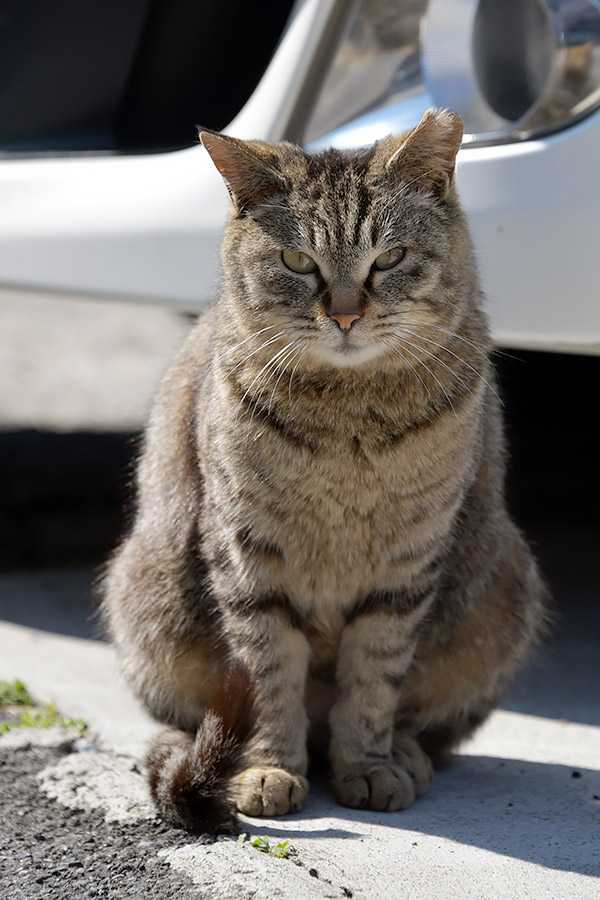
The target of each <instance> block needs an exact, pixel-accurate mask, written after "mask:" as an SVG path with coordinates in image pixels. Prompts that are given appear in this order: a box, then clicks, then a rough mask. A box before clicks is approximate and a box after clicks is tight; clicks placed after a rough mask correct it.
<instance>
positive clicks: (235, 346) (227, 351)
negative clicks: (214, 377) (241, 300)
mask: <svg viewBox="0 0 600 900" xmlns="http://www.w3.org/2000/svg"><path fill="white" fill-rule="evenodd" d="M275 327H276V326H275V325H265V327H264V328H260V329H259V330H258V331H253V332H252V334H249V335H248V337H245V338H244V340H243V341H238V343H237V344H234V345H233V347H230V348H229V350H226V351H225V353H221V355H220V356H215V357H214V358H213V359H212V360H211V366H212V365H215V363H218V362H221V360H222V359H225V357H226V356H229V354H230V353H233V352H234V350H237V348H238V347H241V346H242V344H245V343H247V342H248V341H251V340H252V339H253V338H255V337H258V336H259V334H262V333H263V332H264V331H268V329H269V328H275Z"/></svg>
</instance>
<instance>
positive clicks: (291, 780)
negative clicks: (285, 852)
mask: <svg viewBox="0 0 600 900" xmlns="http://www.w3.org/2000/svg"><path fill="white" fill-rule="evenodd" d="M233 785H234V789H235V798H236V803H237V808H238V810H239V811H240V812H241V813H244V814H245V815H247V816H283V815H285V814H286V813H290V812H298V811H299V810H301V809H302V807H303V806H304V802H305V800H306V795H307V794H308V781H307V780H306V778H303V777H302V775H293V774H292V773H291V772H288V771H287V770H286V769H277V768H274V767H265V768H262V767H258V766H257V767H253V768H251V769H246V770H245V771H243V772H241V773H240V774H239V775H237V776H236V778H235V779H234V781H233Z"/></svg>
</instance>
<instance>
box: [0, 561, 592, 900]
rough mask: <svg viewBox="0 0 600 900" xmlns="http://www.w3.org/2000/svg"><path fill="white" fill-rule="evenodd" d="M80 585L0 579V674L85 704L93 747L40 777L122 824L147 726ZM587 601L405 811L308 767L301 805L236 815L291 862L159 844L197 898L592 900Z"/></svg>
mask: <svg viewBox="0 0 600 900" xmlns="http://www.w3.org/2000/svg"><path fill="white" fill-rule="evenodd" d="M89 584H90V573H88V572H86V571H85V570H81V571H79V572H78V573H74V572H72V571H65V572H62V573H61V572H60V571H55V572H52V573H48V572H47V573H41V574H38V575H35V574H29V575H21V576H15V575H7V576H1V577H0V598H1V599H0V619H1V620H2V621H0V646H1V647H2V655H1V657H0V679H13V678H20V679H22V680H23V681H25V683H26V684H27V686H28V687H29V689H30V690H31V691H32V692H33V694H34V695H35V696H36V698H38V699H39V700H41V701H46V700H50V699H53V700H56V702H57V703H58V705H59V707H60V708H61V709H62V710H63V711H64V712H65V713H67V714H69V715H73V716H82V717H84V718H85V719H86V720H87V721H88V723H89V725H90V730H91V732H92V735H94V736H95V738H96V743H97V747H98V749H99V751H100V754H99V755H98V753H96V752H93V753H90V752H88V753H87V754H84V753H80V754H71V755H69V756H67V757H65V759H64V760H62V761H61V763H59V765H58V770H57V771H53V772H52V773H51V777H49V779H46V781H47V782H48V783H50V784H51V785H52V788H51V789H52V791H54V794H53V796H55V797H57V798H59V801H60V802H63V803H65V805H69V804H70V803H74V804H75V805H77V806H79V807H81V806H84V807H85V806H89V807H90V808H103V809H104V810H105V811H106V815H107V817H108V818H110V817H111V816H112V817H113V820H114V818H115V816H117V818H118V810H119V809H121V811H122V813H123V815H124V816H125V818H124V819H122V821H131V820H132V817H133V820H135V818H136V815H137V816H138V817H139V818H140V819H141V818H143V817H148V816H149V815H150V816H151V815H152V811H151V808H150V807H149V805H148V804H147V795H146V793H145V786H144V782H143V778H142V776H141V775H140V774H139V772H138V771H137V769H138V766H137V765H136V763H137V762H139V760H140V758H141V757H142V755H143V750H144V744H145V741H146V740H147V737H148V736H149V734H151V733H152V731H153V729H154V728H155V727H156V726H155V725H154V723H152V722H151V721H150V720H149V719H148V718H147V717H146V716H145V715H144V714H143V713H142V711H141V710H140V709H139V707H138V706H137V704H136V702H135V701H134V700H133V698H132V697H131V696H130V695H129V692H128V690H127V689H126V687H125V686H124V685H123V683H122V682H121V680H120V676H119V674H118V667H117V663H116V659H115V654H114V651H113V649H112V648H111V647H110V646H109V645H108V644H105V643H104V642H102V641H99V640H94V639H93V638H92V634H93V629H94V626H93V624H92V622H91V621H89V620H88V619H87V618H86V615H85V610H86V599H85V598H86V594H87V592H88V590H89ZM69 597H70V601H69V599H68V598H69ZM77 597H78V598H79V602H76V600H77ZM65 598H67V599H65ZM593 600H594V598H593V595H592V594H591V593H589V594H588V593H587V592H586V591H583V592H582V593H581V594H580V595H579V596H578V597H576V598H573V602H572V603H571V608H570V614H569V624H568V627H563V628H561V629H559V630H558V631H557V633H556V634H555V637H554V639H553V640H552V641H551V642H550V644H549V645H548V647H547V648H546V649H545V651H544V653H543V654H542V656H541V657H540V659H538V660H537V662H536V663H535V664H534V665H533V667H531V668H530V670H529V671H528V672H527V673H525V675H524V677H523V678H522V680H521V681H520V683H519V684H518V685H517V686H516V687H515V689H514V690H513V692H512V693H511V694H510V695H509V696H508V697H507V699H506V702H505V704H504V705H503V706H504V708H503V709H501V710H498V711H497V712H496V713H495V714H494V715H493V716H492V718H491V719H490V720H489V722H488V723H487V724H486V725H485V726H484V728H483V729H481V731H480V732H479V733H478V734H477V735H476V736H475V738H474V739H473V740H471V741H470V742H469V743H468V744H467V745H465V746H464V747H463V748H462V751H461V754H460V755H459V756H458V757H457V758H456V760H455V761H454V763H453V765H452V766H450V767H449V768H447V769H446V770H444V771H443V772H440V773H438V776H437V783H436V785H435V786H434V788H433V790H432V791H431V793H430V794H428V795H427V796H426V797H424V798H422V799H421V800H420V801H418V803H416V804H415V805H414V806H413V807H412V808H411V809H409V810H406V811H404V812H400V813H392V814H379V813H371V812H363V811H354V810H348V809H343V808H341V807H339V806H337V805H336V804H335V802H334V801H333V798H332V796H331V794H330V791H329V788H328V785H327V781H326V779H325V778H324V776H323V775H322V774H320V775H318V776H317V779H316V781H313V782H312V787H311V793H310V796H309V800H308V803H307V805H306V807H305V809H304V810H303V811H302V812H301V813H299V814H297V815H294V816H289V817H285V818H282V819H245V820H244V823H243V827H244V828H245V829H246V830H247V831H248V833H250V834H251V835H252V836H253V837H254V836H258V835H262V836H266V837H268V838H269V839H270V841H271V844H276V843H278V842H279V841H282V840H289V841H290V843H291V844H292V845H293V847H294V848H295V849H296V851H297V853H298V857H297V860H296V861H299V862H301V863H302V865H301V866H298V865H294V861H293V860H291V859H290V860H280V859H275V858H274V857H272V856H268V855H265V854H261V853H259V852H258V851H256V850H254V848H251V847H248V846H241V845H237V844H235V843H225V844H217V845H212V846H209V847H207V846H204V845H200V844H198V842H197V841H195V840H190V843H189V844H188V845H186V846H185V847H180V848H178V849H176V850H173V851H163V855H164V856H165V857H166V859H167V860H168V862H169V863H170V865H171V866H172V867H173V868H174V869H175V870H178V871H185V872H187V873H188V875H190V877H191V878H192V879H193V880H194V882H195V883H196V884H197V885H198V889H199V897H204V896H210V897H214V896H223V897H228V898H229V897H238V896H240V897H246V896H247V897H251V896H252V897H255V898H265V900H267V898H270V897H290V898H296V897H301V898H304V897H306V898H307V900H310V898H313V897H315V898H316V897H345V896H353V897H355V898H361V900H390V898H392V900H395V898H399V900H400V898H410V900H438V898H439V900H466V898H469V900H470V898H473V900H520V898H535V900H550V898H552V900H559V898H560V900H564V898H574V900H592V898H594V900H596V898H597V897H598V896H600V840H599V838H600V771H599V769H600V707H599V702H598V691H597V686H598V684H599V683H600V679H599V676H600V661H599V658H598V653H597V649H598V643H597V634H598V628H599V627H600V613H599V610H598V608H597V606H596V605H595V604H594V602H593ZM69 609H70V611H69ZM24 610H26V614H25V615H24V613H23V611H24ZM24 619H26V621H25V622H24V621H23V620H24ZM40 624H43V628H40V627H36V626H39V625H40ZM582 676H583V677H582ZM571 700H572V701H573V702H571ZM516 710H519V711H516ZM536 710H537V711H540V710H541V711H544V712H545V715H538V714H536ZM552 715H554V717H551V716H552ZM88 751H89V746H88ZM102 771H104V772H109V773H110V777H109V778H105V779H104V780H103V779H102V777H100V775H99V773H101V772H102ZM111 785H112V787H111ZM115 785H116V787H115ZM111 792H112V793H111ZM115 792H116V794H117V800H116V801H115ZM69 798H71V800H70V799H69ZM140 798H142V799H140ZM115 809H117V813H115ZM132 810H133V814H132ZM311 870H312V872H313V874H309V873H310V872H311ZM314 873H316V874H314ZM215 885H217V886H218V889H219V891H222V893H218V892H217V893H215Z"/></svg>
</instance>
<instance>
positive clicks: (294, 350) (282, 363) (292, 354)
mask: <svg viewBox="0 0 600 900" xmlns="http://www.w3.org/2000/svg"><path fill="white" fill-rule="evenodd" d="M296 353H299V347H298V345H297V344H296V345H295V346H293V347H292V350H291V351H290V353H288V354H287V356H284V357H283V359H280V360H279V362H278V363H277V366H276V369H279V368H280V369H281V372H280V373H279V378H278V379H277V381H276V382H275V384H274V386H273V390H272V391H271V396H270V397H269V404H268V406H267V415H269V414H270V412H271V405H272V403H273V398H274V396H275V392H276V390H277V385H278V384H279V382H280V381H281V379H282V378H283V376H284V374H285V367H286V365H287V363H288V362H291V361H292V360H293V359H294V358H295V355H296Z"/></svg>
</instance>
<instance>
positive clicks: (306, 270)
mask: <svg viewBox="0 0 600 900" xmlns="http://www.w3.org/2000/svg"><path fill="white" fill-rule="evenodd" d="M281 258H282V260H283V262H284V265H286V266H287V267H288V269H291V270H292V272H298V274H299V275H310V273H311V272H316V271H317V264H316V262H315V261H314V259H311V257H310V256H309V255H308V253H303V252H302V250H284V251H283V253H282V254H281Z"/></svg>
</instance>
